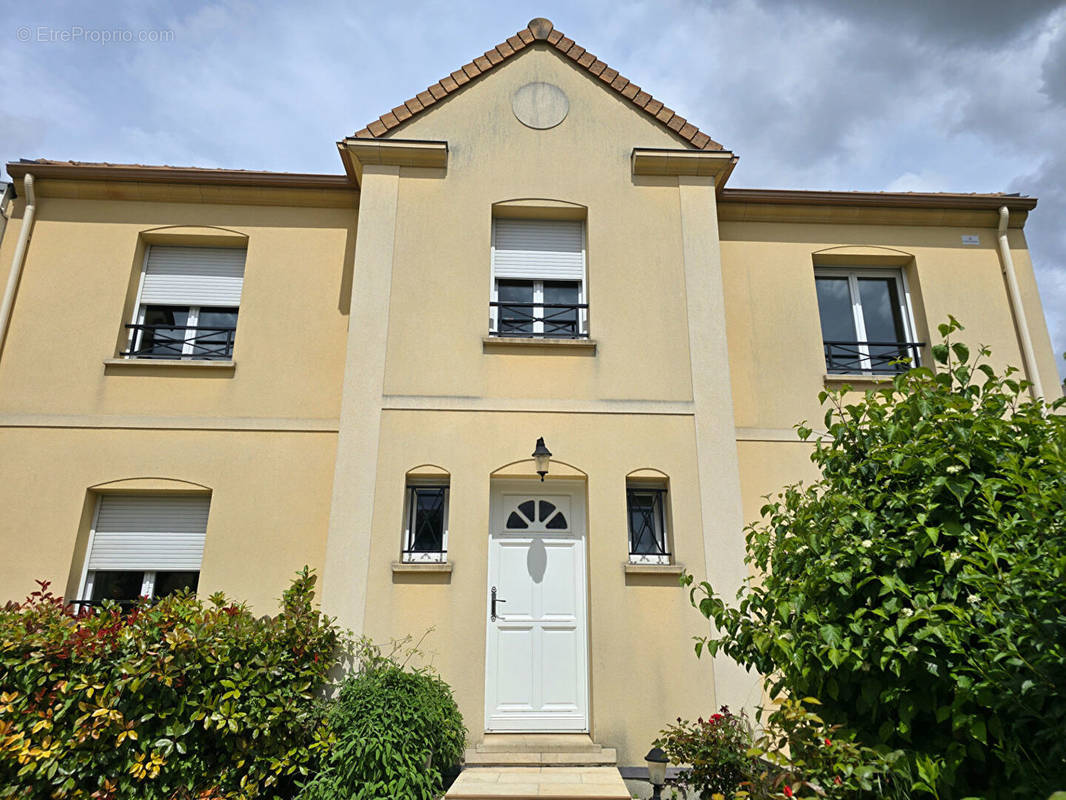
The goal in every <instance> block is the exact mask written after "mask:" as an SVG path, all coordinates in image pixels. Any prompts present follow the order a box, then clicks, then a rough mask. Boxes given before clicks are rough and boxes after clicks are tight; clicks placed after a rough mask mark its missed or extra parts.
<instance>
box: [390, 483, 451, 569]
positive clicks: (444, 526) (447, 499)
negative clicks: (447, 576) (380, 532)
mask: <svg viewBox="0 0 1066 800" xmlns="http://www.w3.org/2000/svg"><path fill="white" fill-rule="evenodd" d="M425 489H439V490H442V491H443V493H444V501H443V506H442V508H441V545H440V546H441V549H440V550H439V551H436V550H414V549H413V547H414V533H415V514H417V512H418V505H417V503H415V496H416V493H417V492H418V491H419V490H425ZM450 505H451V484H450V482H449V481H444V480H440V479H434V478H424V479H418V478H408V479H407V481H406V482H405V484H404V507H403V519H404V523H403V539H402V540H401V542H400V562H401V563H403V564H446V563H447V562H448V512H449V510H450Z"/></svg>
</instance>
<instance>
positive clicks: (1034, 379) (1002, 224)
mask: <svg viewBox="0 0 1066 800" xmlns="http://www.w3.org/2000/svg"><path fill="white" fill-rule="evenodd" d="M1009 221H1010V211H1009V210H1008V208H1007V207H1006V206H1000V207H999V262H1000V265H1001V266H1002V267H1003V274H1004V275H1005V276H1006V278H1007V295H1008V296H1009V297H1010V307H1011V311H1013V312H1014V322H1015V324H1016V325H1017V326H1018V340H1019V342H1020V344H1021V346H1022V360H1023V361H1024V362H1025V375H1026V378H1028V380H1029V382H1030V383H1031V384H1032V387H1031V391H1032V393H1033V399H1034V400H1037V399H1039V398H1041V397H1043V396H1044V387H1043V386H1042V385H1041V383H1040V373H1039V371H1038V370H1037V367H1036V353H1034V352H1033V340H1032V338H1031V337H1030V336H1029V322H1028V320H1026V318H1025V309H1024V308H1023V307H1022V293H1021V291H1020V290H1019V289H1018V278H1017V276H1016V275H1015V274H1014V259H1013V258H1011V254H1010V244H1009V243H1008V242H1007V223H1008V222H1009Z"/></svg>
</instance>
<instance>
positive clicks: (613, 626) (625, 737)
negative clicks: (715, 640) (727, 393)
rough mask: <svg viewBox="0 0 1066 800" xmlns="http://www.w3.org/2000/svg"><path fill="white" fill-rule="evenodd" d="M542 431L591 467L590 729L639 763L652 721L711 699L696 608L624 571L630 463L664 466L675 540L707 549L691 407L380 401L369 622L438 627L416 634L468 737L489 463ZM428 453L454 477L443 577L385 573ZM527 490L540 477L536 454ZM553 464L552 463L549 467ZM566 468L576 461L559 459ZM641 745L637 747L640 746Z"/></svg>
mask: <svg viewBox="0 0 1066 800" xmlns="http://www.w3.org/2000/svg"><path fill="white" fill-rule="evenodd" d="M537 436H544V438H545V440H546V441H547V442H548V443H549V444H550V446H551V448H552V452H553V453H554V458H555V459H556V460H558V461H562V462H564V463H566V464H568V465H572V466H573V467H576V468H577V469H579V470H581V471H583V472H585V473H587V475H588V478H587V484H586V485H587V499H588V514H587V519H588V533H587V547H588V549H587V562H588V596H589V599H590V602H589V634H590V635H589V639H590V651H591V658H590V681H591V718H592V729H593V730H592V732H593V736H594V737H595V738H596V740H597V741H600V742H603V743H605V744H609V745H610V746H614V747H618V748H620V750H621V752H620V754H621V756H622V758H623V762H622V763H639V760H640V757H642V756H643V754H644V752H646V750H647V748H648V747H649V742H650V741H651V740H652V739H653V738H654V736H655V734H656V733H657V732H658V731H659V729H660V728H661V727H662V726H663V725H664V724H666V722H668V721H669V720H671V719H673V718H675V717H676V716H678V715H680V714H692V713H694V712H697V711H698V713H704V712H705V711H708V710H713V709H714V702H715V698H714V685H713V676H712V672H711V667H710V664H709V663H707V662H706V661H704V662H700V661H698V660H697V659H696V656H695V654H694V653H693V647H692V639H691V637H692V636H694V635H697V634H699V633H701V632H702V631H703V624H702V618H701V617H700V616H699V613H698V612H696V611H695V610H694V609H693V608H691V606H690V605H689V603H688V595H687V592H686V590H684V589H683V588H681V587H680V586H679V585H678V582H677V577H676V576H674V575H663V576H652V577H645V576H629V577H628V578H627V576H626V575H625V574H624V572H623V565H624V564H625V562H626V560H627V557H628V538H627V522H626V501H625V486H626V475H627V474H628V473H630V472H633V471H635V470H637V469H656V470H659V471H661V472H663V473H665V474H666V475H668V476H669V488H670V495H669V497H670V500H669V504H670V511H671V520H672V531H673V543H672V547H673V551H674V553H675V558H676V560H677V561H678V562H679V563H681V564H685V565H686V566H688V567H689V568H690V569H693V570H694V571H697V572H700V571H701V568H702V564H703V560H704V547H703V536H702V532H701V525H700V514H699V486H698V480H697V472H696V454H695V448H694V437H693V427H692V419H691V417H688V416H684V415H658V416H636V415H630V414H537V413H508V412H494V413H479V412H442V411H406V410H405V411H386V412H385V413H384V414H383V418H382V432H381V447H380V453H379V457H378V464H377V471H378V476H379V477H378V484H377V491H376V493H375V496H374V521H373V530H374V536H373V540H372V543H371V548H370V558H369V594H368V599H367V617H366V628H365V630H366V632H367V633H368V634H369V635H371V636H372V637H374V638H376V639H388V638H389V637H395V636H402V635H406V634H411V635H413V636H414V637H415V638H416V639H417V638H418V637H419V636H421V634H422V633H424V632H425V631H426V630H427V629H428V628H430V627H434V628H435V630H434V632H433V633H432V634H430V636H429V637H428V638H427V639H426V640H425V649H426V650H427V651H430V652H431V654H432V659H433V663H434V664H435V666H436V667H437V668H438V669H440V671H441V674H442V675H443V676H444V678H445V679H446V680H447V681H448V682H449V683H450V684H451V685H452V687H453V689H454V690H455V695H456V699H457V700H458V702H459V705H460V708H461V710H462V712H463V716H464V718H465V720H466V723H467V726H468V727H469V728H470V731H471V738H472V739H473V740H475V741H477V740H480V739H481V737H482V732H483V730H484V699H485V630H486V619H487V615H488V609H487V602H488V583H487V581H488V577H487V564H488V543H489V536H488V534H489V492H490V486H491V480H492V479H491V474H492V473H493V472H494V471H496V470H497V469H499V468H501V467H503V466H504V465H506V464H508V463H509V462H511V461H514V460H515V459H516V457H517V458H521V457H523V456H528V453H529V451H530V450H531V449H532V444H533V442H534V441H535V440H536V437H537ZM421 464H435V465H437V466H439V467H442V468H443V469H445V470H447V471H448V472H449V473H450V475H451V477H450V500H449V506H450V511H449V525H448V528H449V533H448V536H449V539H448V560H449V561H451V562H452V563H453V565H454V571H453V572H452V574H451V575H450V579H449V578H443V579H442V578H441V577H438V576H434V577H433V578H428V577H425V576H414V577H412V576H409V575H407V574H397V575H395V576H394V575H393V572H392V568H391V565H392V563H393V562H394V561H397V560H399V557H400V548H401V539H402V536H401V534H402V531H403V525H404V518H403V503H404V485H405V481H404V477H405V474H406V473H407V471H408V470H410V469H412V468H413V467H416V466H419V465H421ZM523 469H524V471H525V473H526V474H527V475H529V476H530V486H531V491H534V492H535V491H537V490H538V489H540V488H541V487H543V488H544V490H545V491H551V482H552V477H551V475H549V478H548V480H547V481H546V482H545V484H540V483H539V482H537V480H536V476H535V475H533V474H532V466H531V465H530V464H527V465H526V466H525V467H524V468H523ZM556 471H557V472H559V471H560V470H559V468H558V467H557V468H556ZM567 472H569V473H571V474H572V470H567ZM642 748H643V749H642Z"/></svg>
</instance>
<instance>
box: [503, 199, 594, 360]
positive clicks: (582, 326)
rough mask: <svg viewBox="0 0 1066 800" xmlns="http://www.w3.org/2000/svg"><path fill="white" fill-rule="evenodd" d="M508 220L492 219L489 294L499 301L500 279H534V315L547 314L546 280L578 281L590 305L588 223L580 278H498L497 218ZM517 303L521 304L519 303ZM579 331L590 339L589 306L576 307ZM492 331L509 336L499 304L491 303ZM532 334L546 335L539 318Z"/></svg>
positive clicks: (580, 294) (583, 234)
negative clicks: (503, 327)
mask: <svg viewBox="0 0 1066 800" xmlns="http://www.w3.org/2000/svg"><path fill="white" fill-rule="evenodd" d="M497 219H507V217H493V218H492V244H491V247H490V261H491V264H492V269H491V275H490V280H489V297H490V299H491V300H492V302H494V303H498V302H499V301H500V292H499V282H500V281H501V280H503V281H532V282H533V316H534V317H543V316H544V284H545V282H547V283H576V284H577V302H578V303H579V304H582V305H587V304H588V270H589V260H588V225H587V224H586V221H585V220H580V222H581V278H580V279H576V278H511V277H503V278H497V277H496V220H497ZM565 221H568V222H577V221H578V220H565ZM515 305H518V303H516V304H515ZM577 331H578V334H579V336H578V338H583V339H584V338H588V335H589V322H588V309H587V308H579V309H578V310H577ZM489 332H490V333H491V334H492V335H493V336H506V334H501V333H500V326H499V307H497V306H489ZM533 337H534V338H543V337H544V323H543V322H541V321H537V322H534V323H533ZM548 338H560V339H566V338H567V337H548Z"/></svg>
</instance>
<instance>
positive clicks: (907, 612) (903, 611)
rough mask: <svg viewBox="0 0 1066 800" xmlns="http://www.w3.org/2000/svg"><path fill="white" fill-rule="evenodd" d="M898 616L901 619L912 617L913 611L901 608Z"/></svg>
mask: <svg viewBox="0 0 1066 800" xmlns="http://www.w3.org/2000/svg"><path fill="white" fill-rule="evenodd" d="M899 614H900V616H901V617H913V616H914V609H913V608H901V609H900V610H899Z"/></svg>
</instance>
